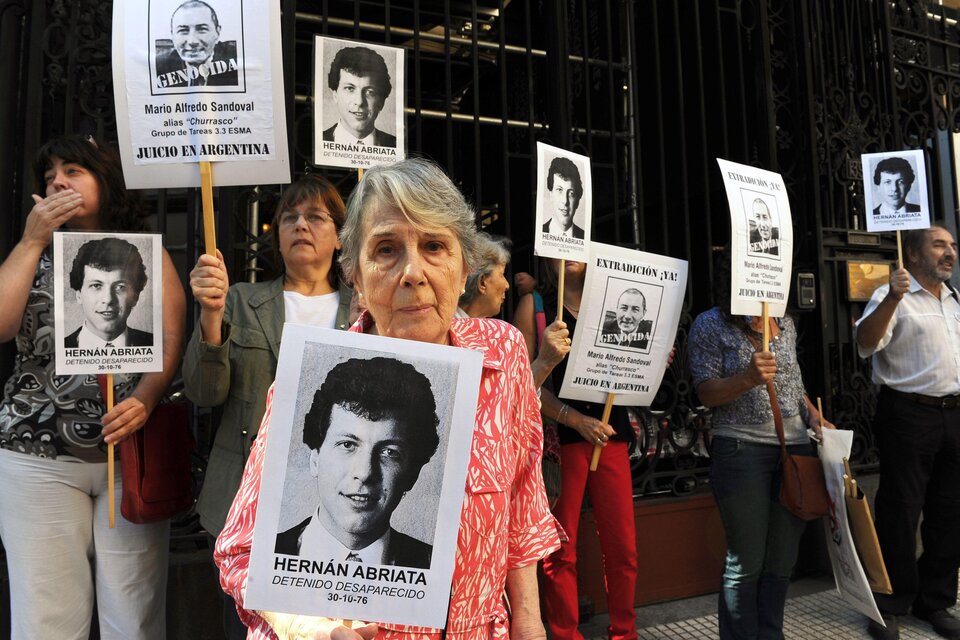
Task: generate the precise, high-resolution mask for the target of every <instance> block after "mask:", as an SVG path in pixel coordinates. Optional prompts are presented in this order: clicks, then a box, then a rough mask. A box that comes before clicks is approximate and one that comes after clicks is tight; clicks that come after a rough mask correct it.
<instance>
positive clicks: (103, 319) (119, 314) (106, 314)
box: [77, 266, 140, 341]
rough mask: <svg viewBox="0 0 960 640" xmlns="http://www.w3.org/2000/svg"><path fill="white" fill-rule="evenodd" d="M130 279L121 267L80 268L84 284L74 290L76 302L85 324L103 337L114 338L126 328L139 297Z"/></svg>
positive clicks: (105, 338) (106, 338)
mask: <svg viewBox="0 0 960 640" xmlns="http://www.w3.org/2000/svg"><path fill="white" fill-rule="evenodd" d="M132 280H133V279H132V278H131V277H130V274H128V273H124V272H123V270H121V269H114V270H113V271H103V270H102V269H97V268H96V267H91V266H85V267H84V268H83V285H82V286H81V287H80V291H78V292H77V302H79V303H80V307H81V308H82V309H83V317H84V319H85V320H86V323H87V327H89V328H90V329H91V330H92V331H93V332H94V333H95V334H97V335H98V336H100V337H101V338H102V339H104V340H108V341H109V340H113V339H114V338H116V337H117V336H119V335H120V334H122V333H123V332H124V331H126V330H127V318H128V317H129V316H130V312H131V311H133V308H134V307H135V306H136V304H137V300H139V299H140V294H139V293H138V292H137V291H136V289H135V287H134V285H133V282H132Z"/></svg>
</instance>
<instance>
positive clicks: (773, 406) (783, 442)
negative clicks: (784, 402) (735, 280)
mask: <svg viewBox="0 0 960 640" xmlns="http://www.w3.org/2000/svg"><path fill="white" fill-rule="evenodd" d="M770 322H771V323H773V318H770ZM774 326H776V325H774ZM772 328H773V327H771V329H772ZM743 333H744V335H746V336H747V340H749V341H750V344H752V345H753V348H754V349H756V350H757V351H760V341H759V340H758V339H757V337H756V336H755V335H753V334H751V333H750V332H748V331H747V330H746V329H744V331H743ZM770 335H773V331H771V333H770ZM767 394H768V395H769V396H770V410H771V411H773V424H774V426H775V427H776V428H777V438H778V439H779V440H780V453H781V454H782V455H783V456H784V457H785V456H786V455H787V439H786V436H784V434H783V415H782V414H781V413H780V401H779V400H777V389H776V387H775V386H774V384H773V380H770V381H769V382H767Z"/></svg>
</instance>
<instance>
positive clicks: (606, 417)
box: [590, 393, 616, 471]
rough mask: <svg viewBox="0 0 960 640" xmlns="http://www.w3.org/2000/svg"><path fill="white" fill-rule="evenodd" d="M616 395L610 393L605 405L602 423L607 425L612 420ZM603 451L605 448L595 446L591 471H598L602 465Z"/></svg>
mask: <svg viewBox="0 0 960 640" xmlns="http://www.w3.org/2000/svg"><path fill="white" fill-rule="evenodd" d="M615 395H616V394H613V393H608V394H607V403H606V404H605V405H603V418H601V419H600V422H602V423H603V424H607V422H608V421H609V420H610V412H611V411H613V398H614V396H615ZM601 451H603V447H601V446H600V445H599V444H595V445H593V457H592V458H590V471H596V470H597V465H598V464H600V452H601Z"/></svg>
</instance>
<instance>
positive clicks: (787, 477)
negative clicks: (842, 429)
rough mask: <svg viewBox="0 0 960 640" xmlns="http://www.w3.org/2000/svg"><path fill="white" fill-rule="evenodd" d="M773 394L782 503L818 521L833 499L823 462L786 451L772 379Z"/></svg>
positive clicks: (769, 388) (769, 386) (756, 344)
mask: <svg viewBox="0 0 960 640" xmlns="http://www.w3.org/2000/svg"><path fill="white" fill-rule="evenodd" d="M744 333H745V334H746V336H747V338H748V339H749V340H750V342H751V343H752V344H753V346H754V348H756V349H759V347H760V344H759V341H758V340H757V339H756V337H754V336H752V335H750V334H749V333H747V332H746V331H744ZM767 393H769V394H770V408H771V409H772V410H773V423H774V425H776V428H777V438H778V439H779V440H780V464H781V468H782V471H783V480H782V482H781V484H780V504H782V505H783V506H784V507H785V508H786V509H787V511H789V512H790V513H792V514H793V515H795V516H796V517H798V518H800V519H801V520H816V519H817V518H822V517H824V516H826V515H827V514H828V513H829V510H830V506H829V505H830V498H829V496H828V495H827V484H826V481H825V480H824V476H823V463H822V462H820V458H818V457H817V456H805V455H792V454H791V453H789V452H788V451H787V443H786V438H785V436H784V434H783V416H782V415H781V413H780V402H779V401H778V400H777V390H776V388H775V387H774V384H773V380H771V381H770V382H768V383H767Z"/></svg>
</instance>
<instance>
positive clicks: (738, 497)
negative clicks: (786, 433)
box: [710, 437, 812, 640]
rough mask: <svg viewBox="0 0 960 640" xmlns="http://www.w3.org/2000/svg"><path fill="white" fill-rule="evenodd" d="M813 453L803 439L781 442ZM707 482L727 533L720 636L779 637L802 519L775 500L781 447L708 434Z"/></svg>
mask: <svg viewBox="0 0 960 640" xmlns="http://www.w3.org/2000/svg"><path fill="white" fill-rule="evenodd" d="M787 449H788V450H789V451H790V453H791V454H794V455H797V454H810V453H812V451H811V447H810V445H809V444H802V445H792V446H789V447H787ZM711 456H712V462H711V467H710V485H711V487H712V489H713V495H714V498H716V500H717V506H718V507H719V509H720V518H721V519H722V520H723V528H724V531H725V533H726V536H727V557H726V563H725V565H724V568H723V585H722V588H721V591H720V598H719V600H720V602H719V623H720V638H721V639H722V640H779V639H781V638H783V607H784V604H785V603H786V599H787V587H788V586H789V584H790V574H791V572H792V571H793V565H794V564H795V563H796V560H797V547H798V545H799V543H800V536H801V535H803V531H804V529H805V527H806V522H804V521H803V520H801V519H799V518H797V517H795V516H793V515H792V514H791V513H790V512H789V511H787V510H786V509H784V508H783V506H781V505H780V500H779V494H780V478H781V471H780V445H778V444H777V445H774V444H758V443H753V442H747V441H744V440H736V439H732V438H724V437H717V438H714V439H713V449H712V452H711Z"/></svg>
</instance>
